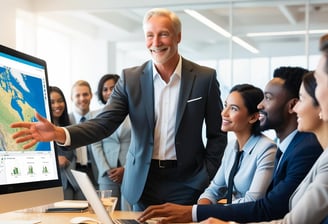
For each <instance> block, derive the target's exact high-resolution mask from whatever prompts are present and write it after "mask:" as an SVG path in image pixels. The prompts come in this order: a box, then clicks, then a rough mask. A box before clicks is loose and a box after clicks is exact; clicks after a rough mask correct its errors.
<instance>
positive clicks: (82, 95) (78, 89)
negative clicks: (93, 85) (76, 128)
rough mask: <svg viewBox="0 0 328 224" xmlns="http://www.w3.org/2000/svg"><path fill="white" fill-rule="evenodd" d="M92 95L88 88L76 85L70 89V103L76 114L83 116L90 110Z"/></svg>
mask: <svg viewBox="0 0 328 224" xmlns="http://www.w3.org/2000/svg"><path fill="white" fill-rule="evenodd" d="M91 99H92V93H91V92H90V89H89V87H88V86H85V85H77V86H74V87H73V88H72V101H73V103H74V106H75V108H76V110H77V111H78V113H80V114H81V115H85V114H87V113H88V112H89V110H90V103H91Z"/></svg>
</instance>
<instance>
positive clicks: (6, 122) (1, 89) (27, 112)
mask: <svg viewBox="0 0 328 224" xmlns="http://www.w3.org/2000/svg"><path fill="white" fill-rule="evenodd" d="M9 75H10V71H8V70H6V71H5V72H1V73H0V150H6V151H21V150H24V149H23V147H22V145H23V144H17V143H16V142H15V140H14V139H13V138H12V134H13V133H15V132H16V131H18V129H14V128H11V127H10V125H11V124H12V123H14V122H19V121H22V118H21V115H23V120H24V121H31V118H32V117H33V116H34V111H35V110H34V109H33V108H32V107H31V105H29V104H28V103H26V102H24V100H23V94H22V93H21V92H20V91H19V90H18V89H17V88H16V87H15V86H14V85H12V84H11V82H9ZM12 100H15V101H16V103H17V105H19V109H20V110H21V112H20V114H21V115H20V114H19V113H18V111H17V110H15V109H14V108H12V106H11V105H12V104H11V102H12ZM34 149H35V147H34V148H31V149H29V150H34Z"/></svg>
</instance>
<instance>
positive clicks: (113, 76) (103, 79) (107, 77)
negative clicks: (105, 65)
mask: <svg viewBox="0 0 328 224" xmlns="http://www.w3.org/2000/svg"><path fill="white" fill-rule="evenodd" d="M119 78H120V76H119V75H116V74H106V75H103V76H102V77H101V78H100V80H99V82H98V87H97V97H98V99H99V101H100V102H102V103H103V104H106V103H107V102H106V101H105V99H104V97H103V95H102V89H103V87H104V84H105V82H106V81H107V80H110V79H113V80H114V82H115V83H117V81H118V79H119Z"/></svg>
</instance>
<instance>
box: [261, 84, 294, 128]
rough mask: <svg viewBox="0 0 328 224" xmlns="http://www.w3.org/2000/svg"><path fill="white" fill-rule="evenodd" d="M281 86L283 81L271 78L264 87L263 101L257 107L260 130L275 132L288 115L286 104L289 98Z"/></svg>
mask: <svg viewBox="0 0 328 224" xmlns="http://www.w3.org/2000/svg"><path fill="white" fill-rule="evenodd" d="M283 85H284V80H283V79H281V78H273V79H272V80H270V81H269V83H268V84H267V85H266V87H265V90H264V99H263V100H262V102H261V103H260V104H259V105H258V108H259V110H260V122H261V128H262V130H268V129H275V130H276V129H279V128H280V127H281V126H283V125H284V123H285V122H284V121H285V119H286V114H288V112H287V111H288V109H287V105H286V104H287V103H286V102H287V100H288V99H289V98H290V97H289V96H288V93H287V91H286V89H285V88H284V87H283Z"/></svg>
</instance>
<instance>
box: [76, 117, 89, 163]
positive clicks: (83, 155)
mask: <svg viewBox="0 0 328 224" xmlns="http://www.w3.org/2000/svg"><path fill="white" fill-rule="evenodd" d="M84 121H86V118H85V117H81V119H80V123H83V122H84ZM76 162H77V163H80V164H81V165H87V164H88V150H87V146H81V147H79V148H77V149H76Z"/></svg>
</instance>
